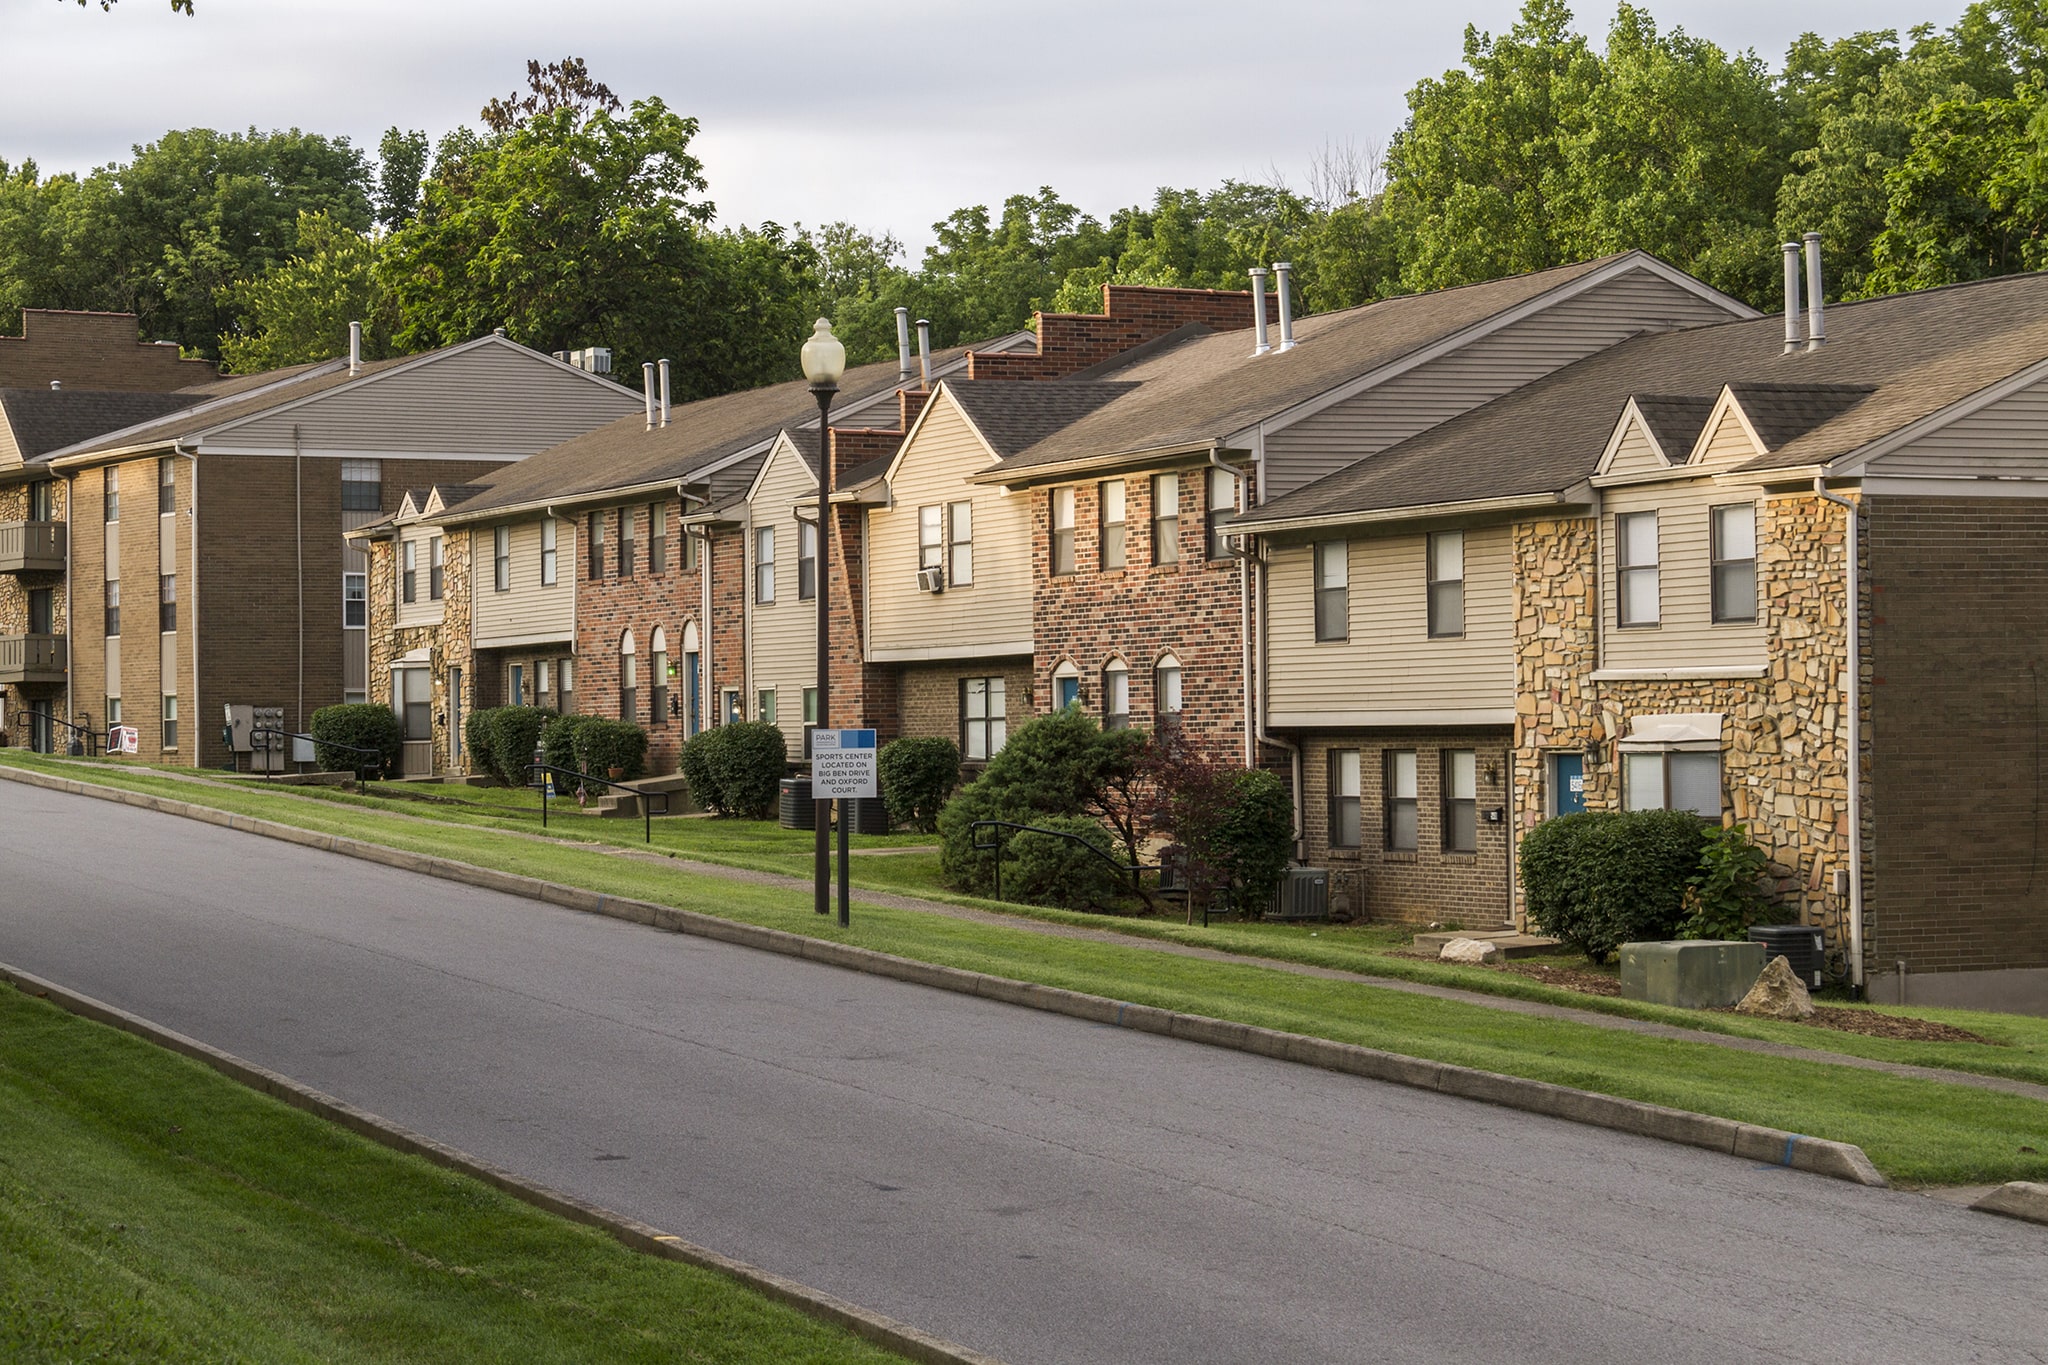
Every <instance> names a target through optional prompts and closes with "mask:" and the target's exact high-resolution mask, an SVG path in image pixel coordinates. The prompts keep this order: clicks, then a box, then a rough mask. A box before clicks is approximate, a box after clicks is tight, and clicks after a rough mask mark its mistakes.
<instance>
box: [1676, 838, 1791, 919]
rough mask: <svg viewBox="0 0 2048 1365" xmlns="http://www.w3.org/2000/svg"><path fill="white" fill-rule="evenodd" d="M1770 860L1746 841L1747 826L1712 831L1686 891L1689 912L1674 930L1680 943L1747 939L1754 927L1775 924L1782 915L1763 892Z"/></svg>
mask: <svg viewBox="0 0 2048 1365" xmlns="http://www.w3.org/2000/svg"><path fill="white" fill-rule="evenodd" d="M1768 868H1769V860H1768V859H1767V858H1765V857H1764V851H1763V850H1762V849H1760V848H1758V847H1757V846H1756V845H1755V844H1753V843H1751V842H1750V841H1749V827H1748V826H1747V825H1731V826H1729V827H1728V828H1726V829H1717V830H1710V831H1709V832H1708V833H1707V836H1706V838H1705V839H1704V840H1703V841H1702V842H1701V844H1700V857H1699V870H1698V871H1696V872H1694V873H1693V875H1692V881H1691V884H1690V885H1689V886H1687V888H1686V894H1685V905H1686V909H1687V910H1688V911H1689V912H1690V913H1689V914H1687V915H1686V917H1685V922H1684V923H1682V924H1680V925H1679V926H1678V936H1679V937H1680V938H1714V939H1735V940H1736V941H1738V942H1740V941H1741V940H1743V939H1746V938H1748V937H1749V930H1750V926H1751V925H1754V924H1777V923H1779V922H1781V921H1782V920H1783V919H1784V918H1785V912H1784V910H1783V909H1782V908H1781V907H1780V906H1779V905H1778V904H1777V903H1776V902H1774V901H1773V900H1772V899H1771V897H1770V895H1769V894H1768V893H1767V892H1766V891H1765V890H1764V875H1765V873H1766V871H1767V870H1768Z"/></svg>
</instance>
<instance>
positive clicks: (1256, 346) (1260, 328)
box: [1252, 265, 1273, 355]
mask: <svg viewBox="0 0 2048 1365" xmlns="http://www.w3.org/2000/svg"><path fill="white" fill-rule="evenodd" d="M1272 349H1273V347H1272V345H1271V344H1270V343H1269V342H1268V341H1267V340H1266V267H1264V266H1262V265H1255V266H1253V267H1252V354H1253V355H1264V354H1265V353H1266V352H1268V351H1270V350H1272Z"/></svg>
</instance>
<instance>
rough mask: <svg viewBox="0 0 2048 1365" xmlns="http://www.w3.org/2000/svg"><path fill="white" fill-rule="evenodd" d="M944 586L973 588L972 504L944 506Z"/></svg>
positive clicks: (961, 503)
mask: <svg viewBox="0 0 2048 1365" xmlns="http://www.w3.org/2000/svg"><path fill="white" fill-rule="evenodd" d="M946 586H947V587H948V588H971V587H973V586H974V504H973V503H972V502H949V503H947V504H946Z"/></svg>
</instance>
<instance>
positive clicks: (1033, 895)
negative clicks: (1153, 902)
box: [1003, 815, 1131, 912]
mask: <svg viewBox="0 0 2048 1365" xmlns="http://www.w3.org/2000/svg"><path fill="white" fill-rule="evenodd" d="M1031 823H1032V824H1033V825H1035V826H1038V827H1039V828H1042V829H1048V830H1057V831H1058V832H1059V833H1060V834H1071V835H1075V836H1077V837H1079V838H1081V839H1084V840H1086V841H1087V843H1088V848H1082V847H1081V846H1079V845H1078V844H1075V843H1073V842H1072V841H1070V840H1067V839H1062V838H1059V837H1058V836H1057V835H1054V834H1039V833H1036V832H1035V831H1033V830H1028V829H1026V830H1016V831H1014V832H1013V837H1012V838H1011V839H1010V841H1009V849H1008V851H1007V854H1006V856H1005V858H1004V860H1003V899H1005V900H1012V901H1025V902H1028V903H1030V904H1033V905H1057V906H1060V907H1062V908H1064V909H1068V910H1094V911H1098V912H1111V911H1114V910H1115V909H1116V908H1117V903H1118V901H1120V900H1121V899H1122V898H1123V896H1124V895H1125V894H1127V893H1128V892H1129V891H1130V888H1131V880H1130V877H1129V875H1128V874H1127V873H1125V872H1123V871H1121V870H1120V868H1119V867H1118V866H1117V864H1118V863H1120V862H1121V861H1122V860H1121V858H1120V857H1119V855H1118V853H1117V847H1116V840H1115V839H1113V838H1111V837H1110V833H1109V831H1108V830H1106V829H1104V828H1103V827H1102V824H1101V822H1100V821H1096V820H1091V819H1089V818H1088V817H1087V816H1085V815H1048V816H1045V817H1043V818H1041V819H1037V820H1033V821H1032V822H1031ZM1090 848H1092V849H1094V850H1095V852H1094V853H1091V852H1089V851H1088V850H1089V849H1090ZM1097 854H1100V855H1102V856H1100V857H1098V856H1097ZM1112 859H1114V860H1116V861H1115V862H1112V861H1110V860H1112Z"/></svg>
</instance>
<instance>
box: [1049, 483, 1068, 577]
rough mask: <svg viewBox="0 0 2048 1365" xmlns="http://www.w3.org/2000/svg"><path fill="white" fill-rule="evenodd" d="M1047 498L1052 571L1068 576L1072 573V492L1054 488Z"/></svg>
mask: <svg viewBox="0 0 2048 1365" xmlns="http://www.w3.org/2000/svg"><path fill="white" fill-rule="evenodd" d="M1048 496H1049V497H1050V498H1051V500H1052V501H1051V508H1050V510H1051V515H1052V571H1053V572H1054V573H1056V574H1069V573H1072V572H1073V571H1074V490H1073V489H1071V488H1055V489H1053V490H1052V492H1051V493H1050V494H1049V495H1048Z"/></svg>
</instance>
